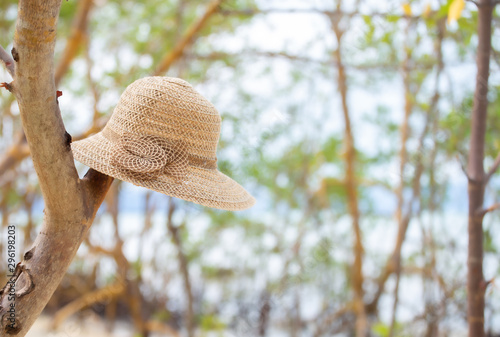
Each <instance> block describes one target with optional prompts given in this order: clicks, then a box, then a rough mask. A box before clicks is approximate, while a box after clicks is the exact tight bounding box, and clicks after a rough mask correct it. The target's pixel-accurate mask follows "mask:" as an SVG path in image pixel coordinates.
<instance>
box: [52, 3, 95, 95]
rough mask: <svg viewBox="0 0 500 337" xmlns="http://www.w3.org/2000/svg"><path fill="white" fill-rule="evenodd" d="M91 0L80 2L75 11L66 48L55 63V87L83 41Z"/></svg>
mask: <svg viewBox="0 0 500 337" xmlns="http://www.w3.org/2000/svg"><path fill="white" fill-rule="evenodd" d="M92 3H93V0H80V1H79V2H78V8H77V10H76V14H75V18H74V19H73V25H72V26H71V35H70V36H69V38H68V41H67V43H66V47H65V48H64V51H63V53H62V56H61V58H60V59H59V62H58V63H57V68H56V73H55V82H56V85H57V84H58V83H59V82H60V81H61V79H62V77H63V76H64V74H65V73H66V71H67V70H68V68H69V66H70V65H71V62H72V61H73V59H74V58H75V56H76V55H77V52H78V48H79V47H80V45H81V44H82V42H83V41H84V37H85V30H86V28H87V21H88V16H89V13H90V9H91V8H92Z"/></svg>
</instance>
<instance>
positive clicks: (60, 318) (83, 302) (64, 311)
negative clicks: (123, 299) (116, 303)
mask: <svg viewBox="0 0 500 337" xmlns="http://www.w3.org/2000/svg"><path fill="white" fill-rule="evenodd" d="M124 290H125V286H124V282H123V281H120V280H119V281H116V282H115V283H112V284H110V285H108V286H106V287H104V288H101V289H97V290H94V291H92V292H88V293H85V294H83V295H82V296H81V297H79V298H77V299H75V300H74V301H72V302H70V303H68V304H66V305H65V306H64V307H62V308H61V309H59V310H58V311H57V312H56V314H55V315H54V318H53V320H52V328H53V329H57V328H58V327H59V326H60V325H61V324H62V323H63V322H64V321H65V320H66V319H67V318H68V317H70V316H71V315H73V314H75V313H77V312H78V311H80V310H82V309H83V308H86V307H88V306H91V305H93V304H95V303H99V302H104V301H109V300H110V299H112V298H115V297H118V296H120V295H121V294H122V293H123V292H124Z"/></svg>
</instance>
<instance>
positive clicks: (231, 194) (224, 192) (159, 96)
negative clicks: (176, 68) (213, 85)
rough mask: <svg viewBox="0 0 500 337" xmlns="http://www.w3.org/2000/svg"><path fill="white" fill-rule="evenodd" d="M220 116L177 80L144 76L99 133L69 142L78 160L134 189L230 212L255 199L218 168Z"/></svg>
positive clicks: (135, 83) (240, 208)
mask: <svg viewBox="0 0 500 337" xmlns="http://www.w3.org/2000/svg"><path fill="white" fill-rule="evenodd" d="M220 122H221V120H220V116H219V113H218V111H217V109H215V107H214V106H213V104H212V103H210V102H209V101H208V100H207V99H205V98H204V97H203V96H201V95H200V94H199V93H198V92H197V91H196V90H195V89H194V88H193V87H192V86H191V85H190V84H189V83H187V82H186V81H184V80H181V79H178V78H170V77H159V76H154V77H146V78H143V79H140V80H137V81H135V82H134V83H132V84H131V85H129V86H128V87H127V89H126V90H125V91H124V93H123V94H122V96H121V97H120V101H119V102H118V105H117V106H116V108H115V110H114V111H113V114H112V116H111V118H110V120H109V121H108V123H107V124H106V126H105V127H104V129H103V130H102V131H101V132H99V133H97V134H95V135H93V136H91V137H89V138H87V139H84V140H80V141H77V142H74V143H72V144H71V149H72V151H73V156H74V157H75V159H76V160H78V161H79V162H81V163H83V164H85V165H87V166H89V167H91V168H93V169H95V170H96V171H99V172H101V173H104V174H106V175H109V176H111V177H114V178H117V179H120V180H123V181H127V182H130V183H132V184H134V185H138V186H143V187H146V188H148V189H151V190H154V191H157V192H160V193H163V194H166V195H169V196H172V197H176V198H180V199H184V200H187V201H192V202H195V203H197V204H200V205H204V206H208V207H213V208H219V209H225V210H230V211H235V210H243V209H246V208H249V207H251V206H253V204H254V203H255V199H254V198H253V197H252V196H251V195H250V194H249V193H248V192H247V191H246V190H245V189H244V188H243V187H242V186H240V185H239V184H238V183H237V182H235V181H234V180H232V179H231V178H229V177H228V176H226V175H224V174H223V173H221V172H219V171H218V170H217V156H216V150H217V144H218V142H219V135H220Z"/></svg>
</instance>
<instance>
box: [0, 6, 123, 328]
mask: <svg viewBox="0 0 500 337" xmlns="http://www.w3.org/2000/svg"><path fill="white" fill-rule="evenodd" d="M60 6H61V1H60V0H47V1H41V0H38V1H29V0H21V1H19V7H18V19H17V24H16V32H15V38H14V48H13V53H12V54H13V56H14V60H15V79H14V82H13V83H12V92H13V94H14V95H15V97H16V99H17V101H18V104H19V110H20V114H21V119H22V122H23V129H24V132H25V134H26V140H27V143H28V145H29V147H30V151H31V155H32V159H33V165H34V167H35V170H36V173H37V175H38V178H39V183H40V189H41V191H42V195H43V199H44V202H45V210H44V214H45V216H44V222H43V225H42V228H41V230H40V233H39V235H38V236H37V238H36V240H35V242H34V243H33V246H32V248H31V249H30V250H29V251H28V252H26V254H24V259H23V261H22V262H20V263H18V264H17V267H16V271H15V273H14V276H13V277H12V281H13V282H14V283H15V294H16V296H15V301H10V300H9V296H8V294H9V292H10V290H11V286H10V285H9V283H7V285H6V286H5V287H4V288H3V289H2V291H1V292H0V304H1V309H0V316H1V321H0V324H1V328H0V336H10V335H17V336H24V335H26V333H27V332H28V330H29V329H30V327H31V326H32V324H33V323H34V321H35V320H36V318H37V317H38V316H39V315H40V313H41V312H42V310H43V308H44V307H45V305H46V304H47V302H48V301H49V299H50V297H51V296H52V294H53V293H54V291H55V289H56V288H57V286H58V285H59V283H60V281H61V279H62V277H63V276H64V274H65V272H66V270H67V268H68V266H69V265H70V263H71V261H72V259H73V257H74V255H75V254H76V251H77V250H78V247H79V246H80V243H81V242H82V241H83V239H84V237H85V235H86V233H87V230H88V229H89V227H90V225H91V224H92V221H93V219H94V217H95V214H96V212H97V209H98V208H99V205H100V204H101V203H102V201H103V198H104V195H105V194H106V192H107V190H108V188H109V186H110V184H111V182H112V181H113V178H111V177H108V176H105V175H103V174H101V173H98V172H96V171H94V170H89V172H88V173H87V175H86V176H85V178H84V179H82V180H80V179H79V177H78V173H77V171H76V168H75V165H74V161H73V156H72V153H71V150H70V142H71V136H70V135H69V134H68V133H67V132H66V130H65V128H64V124H63V121H62V118H61V113H60V110H59V106H58V102H57V97H56V87H55V82H54V62H53V58H54V45H55V38H56V25H57V19H58V16H59V10H60ZM12 304H15V314H14V316H15V320H12V321H11V320H9V318H12V315H11V313H10V312H9V309H10V308H11V305H12Z"/></svg>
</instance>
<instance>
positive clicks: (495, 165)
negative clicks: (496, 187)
mask: <svg viewBox="0 0 500 337" xmlns="http://www.w3.org/2000/svg"><path fill="white" fill-rule="evenodd" d="M499 166H500V153H499V154H498V155H497V157H496V158H495V161H494V162H493V166H492V167H491V168H490V169H489V171H488V173H486V176H485V177H484V184H485V185H486V184H487V183H488V181H489V180H490V179H491V176H493V174H494V173H495V171H496V170H497V169H498V167H499Z"/></svg>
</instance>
